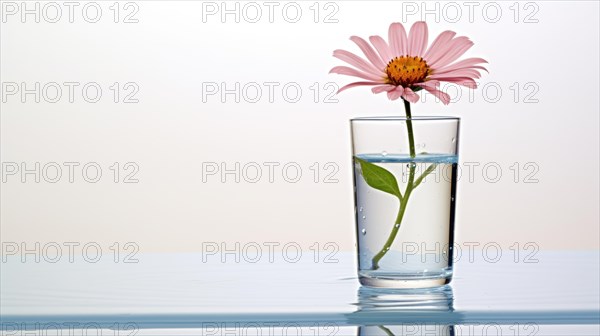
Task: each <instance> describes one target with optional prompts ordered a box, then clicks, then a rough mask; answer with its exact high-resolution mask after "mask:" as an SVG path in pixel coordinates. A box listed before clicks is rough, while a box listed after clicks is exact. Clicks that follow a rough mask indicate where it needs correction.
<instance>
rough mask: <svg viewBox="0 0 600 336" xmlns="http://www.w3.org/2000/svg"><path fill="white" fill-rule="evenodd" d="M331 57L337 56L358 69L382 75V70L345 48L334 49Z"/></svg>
mask: <svg viewBox="0 0 600 336" xmlns="http://www.w3.org/2000/svg"><path fill="white" fill-rule="evenodd" d="M333 57H335V58H338V59H340V60H342V61H344V62H346V63H348V64H350V65H353V66H355V67H357V68H358V69H359V70H361V71H364V72H367V73H370V74H372V75H375V76H383V75H384V73H383V70H382V69H377V68H375V66H373V64H371V63H368V62H367V61H365V60H364V59H362V58H360V57H358V56H356V55H354V54H353V53H351V52H349V51H346V50H339V49H338V50H334V51H333Z"/></svg>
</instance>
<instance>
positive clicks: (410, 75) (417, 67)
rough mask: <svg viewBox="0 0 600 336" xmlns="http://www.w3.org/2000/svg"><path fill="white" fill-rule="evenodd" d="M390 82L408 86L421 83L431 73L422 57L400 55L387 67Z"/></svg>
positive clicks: (386, 71)
mask: <svg viewBox="0 0 600 336" xmlns="http://www.w3.org/2000/svg"><path fill="white" fill-rule="evenodd" d="M385 73H386V74H387V80H388V83H389V84H392V85H400V86H403V87H408V86H410V85H412V84H415V83H420V82H423V81H424V80H425V78H426V77H427V76H428V75H429V74H430V73H431V69H430V68H429V66H428V65H427V62H425V60H424V59H423V58H422V57H416V56H415V57H409V56H408V55H406V56H400V57H396V58H394V59H392V60H391V61H390V62H389V63H388V65H387V66H386V67H385Z"/></svg>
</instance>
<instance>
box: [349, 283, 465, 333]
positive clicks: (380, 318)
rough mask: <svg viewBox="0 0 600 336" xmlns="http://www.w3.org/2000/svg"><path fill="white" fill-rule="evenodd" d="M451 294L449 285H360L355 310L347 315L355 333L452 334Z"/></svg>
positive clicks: (455, 316) (453, 331) (454, 318)
mask: <svg viewBox="0 0 600 336" xmlns="http://www.w3.org/2000/svg"><path fill="white" fill-rule="evenodd" d="M453 303H454V297H453V292H452V288H451V287H450V286H443V287H439V288H429V289H410V290H396V289H380V288H369V287H360V288H359V290H358V302H357V303H356V305H357V307H358V310H357V311H356V312H354V313H353V314H350V316H349V318H350V320H351V323H354V324H356V325H359V326H360V327H358V333H357V335H375V336H376V335H383V336H390V335H394V336H398V335H413V336H418V335H447V336H453V335H455V330H454V323H455V322H456V321H457V318H458V316H457V315H458V314H457V313H455V312H454V307H453Z"/></svg>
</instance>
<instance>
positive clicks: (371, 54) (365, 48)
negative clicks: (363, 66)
mask: <svg viewBox="0 0 600 336" xmlns="http://www.w3.org/2000/svg"><path fill="white" fill-rule="evenodd" d="M350 40H351V41H352V42H354V43H356V45H357V46H358V47H359V48H360V50H362V52H363V53H364V54H365V56H367V59H368V60H369V62H371V63H372V64H373V65H374V66H375V67H376V68H378V69H381V70H383V69H385V63H384V62H383V61H382V60H381V58H380V57H379V55H378V54H377V53H376V52H375V50H373V48H372V47H371V46H370V45H369V44H368V43H367V41H365V40H363V39H362V38H360V37H358V36H352V37H350Z"/></svg>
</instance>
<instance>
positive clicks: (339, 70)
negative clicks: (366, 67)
mask: <svg viewBox="0 0 600 336" xmlns="http://www.w3.org/2000/svg"><path fill="white" fill-rule="evenodd" d="M329 73H336V74H339V75H346V76H354V77H358V78H362V79H366V80H370V81H374V82H378V83H379V82H380V83H385V82H384V81H383V78H381V77H378V76H375V75H371V74H368V73H364V72H362V71H358V70H356V69H353V68H350V67H347V66H336V67H334V68H333V69H331V70H329Z"/></svg>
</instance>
